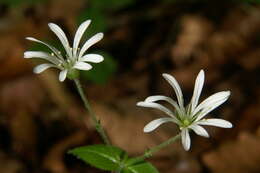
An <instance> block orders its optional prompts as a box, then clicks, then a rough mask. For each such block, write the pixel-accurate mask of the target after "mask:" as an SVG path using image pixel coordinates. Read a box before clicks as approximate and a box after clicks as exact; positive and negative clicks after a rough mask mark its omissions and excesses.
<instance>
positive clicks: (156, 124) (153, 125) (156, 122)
mask: <svg viewBox="0 0 260 173" xmlns="http://www.w3.org/2000/svg"><path fill="white" fill-rule="evenodd" d="M167 122H173V120H172V118H159V119H156V120H153V121H151V122H150V123H148V124H147V125H146V126H145V127H144V132H145V133H148V132H151V131H153V130H155V129H156V128H157V127H159V126H160V125H161V124H163V123H167Z"/></svg>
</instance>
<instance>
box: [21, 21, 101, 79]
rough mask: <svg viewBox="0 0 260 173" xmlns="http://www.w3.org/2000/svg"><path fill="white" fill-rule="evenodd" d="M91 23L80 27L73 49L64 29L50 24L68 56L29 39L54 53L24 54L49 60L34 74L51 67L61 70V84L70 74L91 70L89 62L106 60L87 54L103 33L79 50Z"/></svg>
mask: <svg viewBox="0 0 260 173" xmlns="http://www.w3.org/2000/svg"><path fill="white" fill-rule="evenodd" d="M90 22H91V21H90V20H87V21H85V22H83V23H82V24H81V25H80V26H79V28H78V29H77V31H76V34H75V37H74V41H73V46H72V47H71V46H70V44H69V41H68V39H67V37H66V35H65V33H64V32H63V31H62V29H61V28H60V27H59V26H58V25H56V24H54V23H49V28H50V29H51V30H52V31H53V32H54V33H55V34H56V36H57V37H58V38H59V40H60V41H61V43H62V45H63V47H64V49H65V51H66V56H65V57H64V56H62V55H61V53H60V51H58V50H57V49H56V48H55V47H53V46H51V45H49V44H47V43H44V42H42V41H40V40H37V39H35V38H32V37H27V38H26V39H27V40H30V41H35V42H38V43H41V44H44V45H45V46H47V47H48V48H49V49H50V50H51V51H52V53H48V52H42V51H26V52H25V53H24V58H40V59H44V60H47V61H48V63H44V64H41V65H38V66H36V67H35V68H34V72H35V73H41V72H43V71H44V70H46V69H48V68H50V67H54V68H58V69H60V70H61V72H60V74H59V80H60V81H61V82H62V81H64V80H65V78H66V77H67V75H68V74H70V73H73V72H75V71H77V70H90V69H91V68H92V66H91V65H90V64H89V62H91V63H99V62H102V61H103V60H104V58H103V57H102V56H101V55H98V54H85V53H86V51H87V50H88V48H90V47H91V46H92V45H94V44H95V43H97V42H98V41H100V40H101V39H102V38H103V33H97V34H96V35H94V36H92V37H91V38H90V39H89V40H87V41H86V42H85V43H84V44H83V46H82V47H81V48H79V43H80V40H81V38H82V36H83V34H84V32H85V30H86V29H87V28H88V26H89V24H90Z"/></svg>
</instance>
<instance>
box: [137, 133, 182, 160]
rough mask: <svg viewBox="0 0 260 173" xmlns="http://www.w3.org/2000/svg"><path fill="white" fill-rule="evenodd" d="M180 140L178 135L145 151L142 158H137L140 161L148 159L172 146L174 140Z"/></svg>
mask: <svg viewBox="0 0 260 173" xmlns="http://www.w3.org/2000/svg"><path fill="white" fill-rule="evenodd" d="M178 139H180V134H178V135H176V136H174V137H172V138H170V139H168V140H167V141H165V142H163V143H161V144H159V145H157V146H155V147H153V148H150V149H149V150H147V151H146V152H145V153H144V154H143V155H142V156H140V157H138V158H140V159H147V158H149V157H151V156H152V155H153V154H154V153H156V152H158V151H160V150H161V149H162V148H164V147H166V146H168V145H170V144H172V143H173V142H175V141H176V140H178Z"/></svg>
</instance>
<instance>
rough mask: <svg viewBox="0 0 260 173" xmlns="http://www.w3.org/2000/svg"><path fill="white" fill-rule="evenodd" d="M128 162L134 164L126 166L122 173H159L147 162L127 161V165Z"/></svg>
mask: <svg viewBox="0 0 260 173" xmlns="http://www.w3.org/2000/svg"><path fill="white" fill-rule="evenodd" d="M130 162H132V163H134V164H133V165H129V166H126V167H125V169H124V170H123V172H122V173H148V172H149V173H159V171H158V170H157V169H156V168H155V167H154V166H153V165H152V164H151V163H149V162H146V161H141V160H138V159H129V160H128V161H127V163H130ZM127 163H126V164H127Z"/></svg>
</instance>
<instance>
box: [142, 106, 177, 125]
mask: <svg viewBox="0 0 260 173" xmlns="http://www.w3.org/2000/svg"><path fill="white" fill-rule="evenodd" d="M137 106H142V107H147V108H154V109H159V110H161V111H163V112H164V113H166V114H167V115H169V116H170V117H172V119H173V120H174V122H175V123H179V121H178V120H177V118H176V117H175V116H174V114H173V112H172V111H170V110H169V109H168V108H166V107H164V106H162V105H160V104H158V103H150V102H138V103H137Z"/></svg>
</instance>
